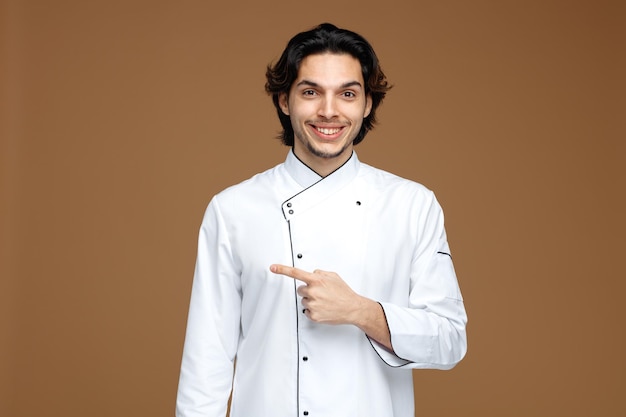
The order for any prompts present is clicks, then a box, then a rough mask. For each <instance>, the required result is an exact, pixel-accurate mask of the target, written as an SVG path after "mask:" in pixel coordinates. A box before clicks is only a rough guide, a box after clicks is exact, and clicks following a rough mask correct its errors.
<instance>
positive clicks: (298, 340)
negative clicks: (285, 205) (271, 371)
mask: <svg viewBox="0 0 626 417" xmlns="http://www.w3.org/2000/svg"><path fill="white" fill-rule="evenodd" d="M287 229H288V231H289V247H290V250H291V266H292V267H294V268H295V267H296V262H295V259H294V257H293V240H292V239H291V222H290V221H289V220H287ZM293 296H294V302H295V305H296V308H295V312H296V408H297V410H296V414H299V412H300V316H299V314H298V286H297V282H296V280H295V279H294V280H293Z"/></svg>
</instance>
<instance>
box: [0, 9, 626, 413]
mask: <svg viewBox="0 0 626 417" xmlns="http://www.w3.org/2000/svg"><path fill="white" fill-rule="evenodd" d="M624 4H625V2H621V1H615V2H610V1H456V2H450V1H434V0H433V1H408V0H407V1H405V2H395V1H390V0H388V1H383V2H374V1H370V2H364V1H362V0H361V1H345V2H336V1H317V2H309V3H306V2H295V1H293V0H291V1H282V0H281V1H269V2H263V1H250V2H248V3H246V2H228V3H227V2H224V4H219V5H218V2H208V1H207V2H203V1H202V2H201V1H197V2H180V1H179V2H174V1H172V2H165V1H121V0H115V1H111V0H107V1H105V0H101V1H82V0H76V1H45V0H39V1H37V0H32V1H19V0H8V1H5V2H3V3H2V5H1V6H0V7H1V8H0V16H1V19H2V20H1V22H0V23H1V25H2V26H1V27H2V32H1V33H0V41H1V43H0V48H1V50H0V57H1V73H0V75H1V77H2V78H1V80H2V81H1V82H2V84H1V88H2V89H1V94H2V96H1V98H2V108H1V109H0V126H1V130H0V134H1V138H2V141H1V143H0V155H1V160H0V164H1V171H0V172H1V177H0V179H1V182H0V186H1V189H0V199H1V200H0V201H1V204H0V210H1V211H0V220H1V224H0V230H1V233H2V241H1V245H2V246H1V247H0V256H1V258H0V268H1V269H0V273H1V277H2V279H1V281H0V285H1V287H0V323H1V335H0V337H1V345H0V346H1V349H2V350H1V351H0V353H1V355H2V356H1V358H0V366H1V368H0V383H1V386H0V395H1V397H0V415H2V416H11V417H26V416H65V417H68V416H69V417H73V416H91V417H98V416H172V415H173V412H174V401H175V394H176V386H177V380H178V370H179V364H180V356H181V351H182V344H183V336H184V328H185V321H186V314H187V303H188V299H189V293H190V288H191V277H192V273H193V266H194V259H195V250H196V236H197V231H198V227H199V225H200V220H201V217H202V213H203V211H204V209H205V207H206V204H207V203H208V201H209V199H210V198H211V196H212V195H213V194H214V193H216V192H218V191H219V190H221V189H222V188H224V187H226V186H228V185H231V184H233V183H236V182H239V181H240V180H243V179H245V178H247V177H249V176H251V175H252V174H254V173H256V172H259V171H261V170H264V169H266V168H268V167H270V166H273V165H275V164H276V163H279V162H281V161H282V160H283V158H284V155H285V152H286V149H285V148H284V147H282V146H281V145H279V144H278V142H277V141H276V140H274V139H273V137H274V136H275V134H276V133H277V131H278V129H279V124H278V121H277V119H276V118H275V114H274V110H273V107H272V105H271V103H270V100H269V98H268V97H266V96H265V94H264V92H263V83H264V70H265V65H266V64H267V63H268V62H270V61H272V60H275V59H276V58H277V57H278V55H279V54H280V52H281V51H282V49H283V47H284V45H285V43H286V41H287V40H288V38H289V37H291V36H292V35H293V34H295V33H296V32H299V31H301V30H304V29H308V28H310V27H312V26H314V25H315V24H317V23H320V22H322V21H331V22H333V23H336V24H338V25H340V26H345V27H348V28H351V29H353V30H356V31H358V32H361V33H362V34H364V35H365V36H366V37H367V38H368V39H369V40H370V41H371V42H372V44H373V45H374V47H375V48H376V50H377V51H378V54H379V57H380V59H381V61H382V63H383V68H384V70H385V72H386V73H387V75H388V77H389V78H390V79H391V81H392V82H393V84H394V85H395V88H394V89H393V90H392V91H391V93H390V94H389V96H388V99H387V101H386V102H385V103H384V104H383V106H382V108H381V112H380V120H381V121H382V123H381V125H380V126H379V127H378V128H377V129H376V130H375V131H374V132H372V133H371V134H370V136H368V137H367V139H366V140H365V142H364V143H363V144H362V145H359V146H358V148H357V151H358V152H359V156H360V158H361V159H362V160H363V161H365V162H368V163H370V164H372V165H375V166H378V167H381V168H383V169H387V170H390V171H393V172H395V173H397V174H400V175H402V176H405V177H408V178H411V179H414V180H416V181H419V182H422V183H424V184H425V185H427V186H428V187H429V188H432V189H434V190H435V191H436V192H437V195H438V197H439V199H440V201H441V203H442V205H443V207H444V209H445V212H446V218H447V228H448V234H449V238H450V244H451V246H452V249H453V252H454V259H455V265H456V268H457V272H458V275H459V279H460V282H461V286H462V289H463V292H464V296H465V299H466V304H467V310H468V313H469V317H470V324H469V329H468V330H469V353H468V355H467V357H466V359H465V360H464V362H462V363H461V364H460V365H459V366H458V367H457V368H455V369H454V370H452V371H450V372H441V371H420V372H416V373H415V381H416V388H415V391H416V404H417V410H418V415H428V416H451V415H455V416H481V417H486V416H591V415H593V416H623V415H626V405H625V402H624V400H623V394H624V391H625V387H626V381H625V371H626V366H625V365H626V360H625V357H624V356H625V352H626V342H625V337H624V331H625V325H624V318H625V314H624V310H623V298H624V290H625V284H624V281H625V278H626V277H625V274H624V269H623V266H622V264H623V262H621V261H622V259H623V255H624V249H626V246H625V243H624V234H625V232H626V227H625V221H624V213H625V211H626V210H625V209H626V207H625V204H624V190H625V186H626V181H625V169H624V165H625V159H626V147H625V141H626V128H625V127H626V126H625V123H624V120H625V119H626V103H625V97H626V88H625V74H626V61H625V53H626V43H625V40H626V36H625V35H626V34H625V30H624V28H625V27H626V13H625V7H624Z"/></svg>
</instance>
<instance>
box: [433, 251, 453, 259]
mask: <svg viewBox="0 0 626 417" xmlns="http://www.w3.org/2000/svg"><path fill="white" fill-rule="evenodd" d="M437 253H440V254H442V255H448V256H449V257H450V259H452V255H450V254H449V253H448V252H437Z"/></svg>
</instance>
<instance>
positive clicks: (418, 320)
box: [372, 194, 467, 369]
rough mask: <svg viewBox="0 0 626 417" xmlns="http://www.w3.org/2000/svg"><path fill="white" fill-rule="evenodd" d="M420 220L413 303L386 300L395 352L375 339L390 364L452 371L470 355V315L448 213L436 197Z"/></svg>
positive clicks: (413, 266)
mask: <svg viewBox="0 0 626 417" xmlns="http://www.w3.org/2000/svg"><path fill="white" fill-rule="evenodd" d="M430 197H431V198H430V199H429V201H428V202H427V203H426V204H425V205H424V206H423V208H422V213H420V214H419V216H418V220H417V221H416V224H417V227H418V233H417V237H418V242H417V244H416V245H415V253H414V255H413V261H412V264H411V269H410V292H409V297H408V305H406V306H404V305H399V304H395V303H391V302H381V305H382V306H383V309H384V312H385V316H386V319H387V324H388V326H389V331H390V333H391V343H392V346H393V350H394V353H395V355H394V354H392V353H390V352H388V351H386V350H384V349H383V348H382V347H381V346H380V345H377V344H376V343H375V342H373V341H372V344H373V346H374V347H375V349H376V351H377V352H378V353H379V355H380V356H381V358H382V359H383V360H384V361H385V362H387V363H388V364H389V365H390V366H394V367H406V368H434V369H450V368H452V367H454V366H455V365H456V364H457V363H458V362H459V361H460V360H461V359H462V358H463V357H464V356H465V353H466V351H467V337H466V331H465V327H466V323H467V315H466V312H465V307H464V304H463V298H462V296H461V292H460V289H459V285H458V282H457V278H456V274H455V271H454V267H453V264H452V258H451V255H450V249H449V247H448V243H447V238H446V232H445V228H444V219H443V211H442V210H441V207H440V206H439V204H438V202H437V200H436V199H435V197H434V195H432V194H431V196H430Z"/></svg>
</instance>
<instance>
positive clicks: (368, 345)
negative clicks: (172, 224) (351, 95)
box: [176, 151, 467, 417]
mask: <svg viewBox="0 0 626 417" xmlns="http://www.w3.org/2000/svg"><path fill="white" fill-rule="evenodd" d="M273 263H282V264H286V265H293V266H294V267H296V268H300V269H303V270H305V271H309V272H311V271H313V270H315V269H320V270H325V271H332V272H336V273H337V274H339V276H341V277H342V279H343V280H344V281H345V282H346V283H347V284H348V285H349V286H350V287H351V288H352V289H353V290H354V291H355V292H356V293H358V294H360V295H362V296H365V297H368V298H371V299H373V300H376V301H378V302H379V303H380V304H381V306H382V307H383V310H384V314H385V317H386V320H387V324H388V327H389V331H390V334H391V343H392V346H393V352H391V351H388V350H386V349H385V348H384V347H383V346H382V345H379V344H378V343H377V342H376V341H374V340H372V339H369V338H368V337H367V336H366V335H365V334H364V333H363V332H362V331H361V330H360V329H358V328H357V327H355V326H352V325H329V324H320V323H315V322H313V321H311V320H310V319H308V318H307V317H306V316H305V315H304V313H303V307H302V304H301V301H302V300H301V297H300V296H299V295H298V294H297V292H296V289H297V287H298V286H300V285H304V283H302V282H300V281H297V280H294V279H293V278H289V277H285V276H283V275H277V274H274V273H272V272H270V270H269V266H270V264H273ZM466 322H467V317H466V313H465V308H464V305H463V300H462V297H461V293H460V290H459V286H458V283H457V279H456V275H455V272H454V268H453V265H452V259H451V256H450V250H449V247H448V243H447V239H446V233H445V230H444V220H443V214H442V210H441V208H440V206H439V204H438V203H437V200H436V199H435V196H434V195H433V193H432V192H431V191H429V190H428V189H426V188H425V187H424V186H422V185H420V184H417V183H415V182H412V181H409V180H406V179H403V178H400V177H398V176H395V175H392V174H390V173H388V172H385V171H382V170H379V169H376V168H373V167H371V166H369V165H366V164H364V163H361V162H360V161H359V159H358V157H357V155H356V154H355V153H353V154H352V156H351V158H350V159H349V160H348V161H347V162H346V163H345V164H344V165H343V166H341V167H340V168H339V169H337V170H336V171H334V172H333V173H332V174H330V175H328V176H326V177H324V178H322V177H320V176H319V175H318V174H317V173H315V172H314V171H313V170H311V169H310V168H309V167H307V166H306V165H304V164H303V163H302V162H301V161H300V160H299V159H298V158H297V157H296V156H295V155H294V154H293V152H292V151H291V152H289V154H288V156H287V158H286V160H285V162H284V163H282V164H280V165H278V166H276V167H274V168H272V169H270V170H268V171H266V172H263V173H261V174H257V175H256V176H254V177H252V178H251V179H249V180H247V181H245V182H243V183H240V184H238V185H235V186H232V187H230V188H227V189H226V190H224V191H222V192H221V193H219V194H217V195H216V196H215V197H213V199H212V200H211V202H210V203H209V205H208V208H207V210H206V213H205V216H204V219H203V222H202V226H201V229H200V236H199V243H198V255H197V261H196V269H195V274H194V280H193V287H192V295H191V301H190V307H189V316H188V323H187V332H186V337H185V344H184V351H183V360H182V366H181V373H180V380H179V388H178V397H177V406H176V410H177V415H178V416H179V417H192V416H203V417H214V416H215V417H217V416H220V417H223V416H225V414H226V408H227V402H228V399H229V395H230V393H231V388H232V404H231V411H230V415H231V416H232V417H252V416H262V417H263V416H267V417H283V416H284V417H287V416H288V417H296V416H308V417H348V416H349V417H352V416H359V417H367V416H372V417H374V416H375V417H387V416H389V417H409V416H411V417H412V416H414V395H413V381H412V375H411V369H414V368H437V369H449V368H452V367H453V366H454V365H455V364H457V363H458V362H459V361H460V360H461V359H462V358H463V356H464V355H465V352H466V346H467V344H466V333H465V325H466Z"/></svg>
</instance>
